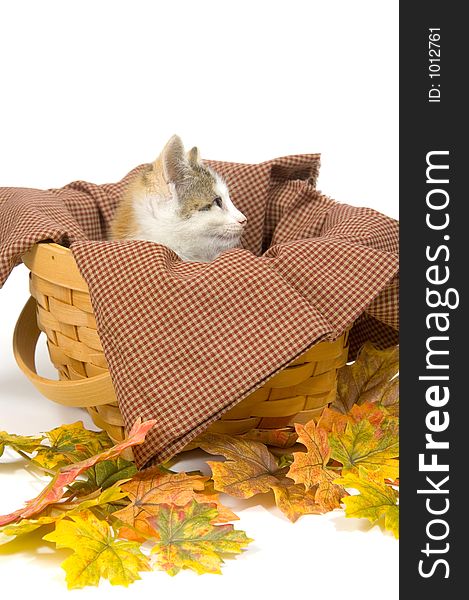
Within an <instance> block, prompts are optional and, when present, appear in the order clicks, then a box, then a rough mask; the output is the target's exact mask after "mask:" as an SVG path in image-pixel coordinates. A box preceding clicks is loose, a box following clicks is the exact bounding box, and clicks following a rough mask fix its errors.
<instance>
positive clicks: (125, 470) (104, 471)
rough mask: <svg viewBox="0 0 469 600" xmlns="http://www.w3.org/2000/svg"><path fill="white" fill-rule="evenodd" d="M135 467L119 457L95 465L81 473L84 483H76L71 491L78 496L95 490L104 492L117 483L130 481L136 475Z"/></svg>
mask: <svg viewBox="0 0 469 600" xmlns="http://www.w3.org/2000/svg"><path fill="white" fill-rule="evenodd" d="M137 472H138V471H137V467H136V466H135V464H134V463H133V462H130V461H128V460H125V459H124V458H121V457H120V456H119V457H118V458H115V459H112V460H105V461H103V462H101V463H97V464H96V465H94V466H93V467H91V468H90V469H88V470H87V471H85V472H84V473H83V476H84V477H86V480H85V481H76V482H75V483H73V484H72V486H71V489H72V490H73V491H74V492H75V493H78V494H80V495H81V494H90V493H92V492H94V491H95V490H99V489H102V490H105V489H107V488H109V487H111V486H113V485H114V484H115V483H117V482H118V481H122V480H124V479H130V478H131V477H133V476H134V475H135V474H136V473H137Z"/></svg>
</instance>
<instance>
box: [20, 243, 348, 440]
mask: <svg viewBox="0 0 469 600" xmlns="http://www.w3.org/2000/svg"><path fill="white" fill-rule="evenodd" d="M22 260H23V262H24V264H25V265H26V266H27V267H28V268H29V269H30V271H31V273H30V292H31V296H32V297H31V298H30V299H29V300H28V302H27V304H26V306H25V307H24V309H23V312H22V313H21V315H20V317H19V319H18V323H17V325H16V328H15V333H14V344H13V346H14V353H15V357H16V360H17V363H18V365H19V367H20V368H21V369H22V371H23V372H24V373H25V374H26V375H27V377H28V378H29V379H30V380H31V382H32V383H33V384H34V385H35V386H36V388H37V389H38V390H39V391H40V392H41V393H42V394H44V395H45V396H46V397H47V398H49V399H50V400H53V401H54V402H58V403H60V404H63V405H66V406H75V407H77V406H79V407H84V408H86V409H87V410H88V412H89V413H90V415H91V418H92V419H93V421H94V423H95V424H96V425H97V426H98V427H100V428H102V429H104V430H105V431H107V433H108V434H109V436H110V437H111V438H112V440H114V441H115V442H118V441H121V440H122V439H124V437H125V429H124V426H123V421H122V416H121V413H120V411H119V408H118V405H117V400H116V396H115V393H114V389H113V386H112V382H111V379H110V375H109V371H108V369H107V364H106V359H105V357H104V354H103V349H102V346H101V342H100V340H99V336H98V333H97V330H96V320H95V317H94V315H93V308H92V306H91V302H90V297H89V291H88V286H87V284H86V282H85V280H84V279H83V277H82V276H81V274H80V272H79V270H78V267H77V264H76V262H75V259H74V258H73V255H72V253H71V251H70V250H69V249H67V248H64V247H62V246H59V245H57V244H54V243H42V244H37V245H36V246H34V247H33V249H32V250H31V251H30V252H28V253H27V254H25V255H23V257H22ZM41 331H43V332H44V333H45V334H46V336H47V345H48V348H49V354H50V358H51V360H52V362H53V364H54V365H55V367H56V368H57V369H58V372H59V377H60V380H59V381H51V380H48V379H45V378H44V377H41V376H40V375H38V374H37V372H36V368H35V361H34V354H35V347H36V343H37V339H38V337H39V334H40V332H41ZM347 352H348V335H347V333H345V334H343V335H342V336H341V337H340V338H338V339H337V340H335V341H334V342H320V343H319V344H317V345H316V346H314V347H313V348H312V349H310V350H308V351H307V352H305V353H304V354H303V355H302V356H300V357H299V358H298V359H297V360H295V361H294V362H293V363H291V364H290V365H289V366H288V367H286V368H285V369H283V370H282V371H280V372H279V373H277V374H276V375H274V376H273V377H272V378H271V379H270V380H269V381H268V382H267V383H266V384H265V385H263V386H262V387H261V388H259V389H257V390H256V391H255V392H253V393H252V394H250V395H249V396H247V397H246V398H244V399H243V400H242V401H241V402H239V403H238V404H237V405H236V406H235V407H234V408H232V409H231V410H230V411H228V412H226V413H225V414H224V415H223V416H222V417H221V419H219V420H218V421H216V422H215V423H213V424H212V425H211V426H210V427H209V429H208V431H212V432H219V433H227V434H230V435H239V434H247V433H248V432H250V434H251V435H252V436H254V437H256V436H258V437H260V436H261V435H262V432H263V431H264V430H273V429H274V430H284V431H286V432H288V431H291V427H292V425H293V423H305V422H307V421H309V420H311V419H313V418H314V419H316V420H317V419H318V418H319V416H320V415H321V413H322V411H323V409H324V407H326V406H327V405H328V404H329V403H330V402H331V401H332V400H333V399H334V397H335V393H336V385H337V369H338V368H340V367H341V366H342V365H344V364H345V363H346V361H347ZM288 437H289V439H292V440H293V441H292V442H291V443H294V436H288ZM284 439H285V438H284ZM196 445H197V444H196V441H195V442H192V443H191V444H190V447H194V446H196Z"/></svg>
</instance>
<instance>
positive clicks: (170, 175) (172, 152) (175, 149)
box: [161, 135, 188, 183]
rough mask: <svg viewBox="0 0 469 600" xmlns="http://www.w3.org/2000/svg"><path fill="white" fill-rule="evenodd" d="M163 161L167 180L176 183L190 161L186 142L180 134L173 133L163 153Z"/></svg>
mask: <svg viewBox="0 0 469 600" xmlns="http://www.w3.org/2000/svg"><path fill="white" fill-rule="evenodd" d="M161 163H162V165H163V174H164V178H165V180H166V181H167V182H168V183H169V182H170V183H176V182H177V181H179V180H180V179H181V178H182V177H183V176H184V174H185V171H186V169H187V166H188V163H187V158H186V153H185V150H184V144H183V143H182V140H181V138H180V137H179V136H178V135H173V137H172V138H171V139H170V140H169V142H168V143H167V144H166V146H165V147H164V148H163V152H162V153H161Z"/></svg>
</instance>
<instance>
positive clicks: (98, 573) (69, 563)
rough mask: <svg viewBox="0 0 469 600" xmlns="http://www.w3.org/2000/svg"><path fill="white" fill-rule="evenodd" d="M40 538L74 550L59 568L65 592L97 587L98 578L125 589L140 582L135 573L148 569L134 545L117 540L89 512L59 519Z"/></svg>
mask: <svg viewBox="0 0 469 600" xmlns="http://www.w3.org/2000/svg"><path fill="white" fill-rule="evenodd" d="M43 539H44V540H46V541H49V542H55V543H56V546H57V548H71V549H72V550H73V551H74V552H73V554H72V555H71V556H69V557H68V558H67V559H65V561H64V562H63V563H62V565H61V566H62V568H63V569H64V570H65V573H66V581H67V584H68V588H69V589H73V588H82V587H84V586H86V585H98V583H99V580H100V579H101V577H102V578H103V579H109V581H110V583H111V584H112V585H124V586H126V587H127V586H128V585H129V583H132V582H133V581H135V580H136V579H141V577H140V575H139V571H149V570H150V564H149V562H148V558H147V557H146V556H145V555H144V554H143V553H142V552H141V550H140V548H139V544H138V543H137V542H129V541H123V540H117V539H116V538H115V536H114V535H113V533H112V530H111V528H110V527H109V525H108V523H106V521H102V520H100V519H98V518H97V517H95V515H94V514H93V513H92V512H90V511H88V512H83V513H80V514H77V515H72V516H71V520H70V519H68V518H67V519H62V520H60V521H59V522H58V523H57V524H56V528H55V531H53V532H51V533H48V534H47V535H46V536H44V538H43Z"/></svg>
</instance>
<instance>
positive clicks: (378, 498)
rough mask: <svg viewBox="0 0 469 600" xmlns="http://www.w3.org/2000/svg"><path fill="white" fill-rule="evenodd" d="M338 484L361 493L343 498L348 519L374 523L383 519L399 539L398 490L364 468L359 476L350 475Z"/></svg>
mask: <svg viewBox="0 0 469 600" xmlns="http://www.w3.org/2000/svg"><path fill="white" fill-rule="evenodd" d="M337 482H338V483H340V485H343V486H344V487H347V488H354V489H356V490H358V491H359V492H360V494H359V495H356V496H347V497H346V498H343V502H344V504H345V516H346V517H357V518H360V517H363V518H366V519H368V520H369V521H371V522H372V523H376V522H377V521H378V520H380V519H382V520H383V522H384V527H385V529H387V530H389V531H392V533H393V534H394V536H395V537H396V538H397V537H399V506H398V504H397V499H398V496H399V494H398V492H397V491H396V490H394V489H393V488H392V487H390V486H389V485H385V484H383V483H382V482H381V481H379V479H378V478H377V477H375V476H374V475H373V474H372V473H369V472H368V471H367V470H366V469H364V468H363V467H360V469H359V471H358V475H356V474H354V473H348V474H347V475H345V476H344V477H341V478H340V479H338V480H337Z"/></svg>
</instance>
